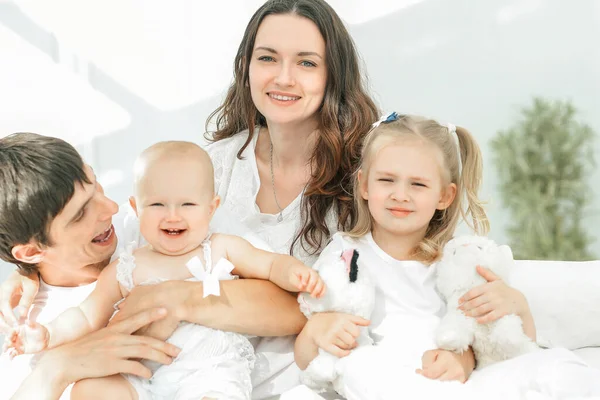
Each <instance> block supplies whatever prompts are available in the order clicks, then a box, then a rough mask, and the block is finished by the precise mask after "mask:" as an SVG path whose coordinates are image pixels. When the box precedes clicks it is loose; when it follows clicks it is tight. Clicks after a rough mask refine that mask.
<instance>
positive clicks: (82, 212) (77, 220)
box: [75, 208, 85, 222]
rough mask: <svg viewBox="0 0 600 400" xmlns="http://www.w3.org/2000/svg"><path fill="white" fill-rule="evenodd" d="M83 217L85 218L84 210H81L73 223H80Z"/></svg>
mask: <svg viewBox="0 0 600 400" xmlns="http://www.w3.org/2000/svg"><path fill="white" fill-rule="evenodd" d="M84 216H85V208H84V209H83V210H81V212H80V213H79V215H77V218H75V222H79V221H81V220H82V219H83V217H84Z"/></svg>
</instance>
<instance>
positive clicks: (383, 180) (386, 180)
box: [377, 178, 394, 182]
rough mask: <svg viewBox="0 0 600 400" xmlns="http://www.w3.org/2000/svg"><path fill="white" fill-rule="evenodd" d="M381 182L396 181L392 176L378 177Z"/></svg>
mask: <svg viewBox="0 0 600 400" xmlns="http://www.w3.org/2000/svg"><path fill="white" fill-rule="evenodd" d="M377 180H378V181H379V182H394V180H393V179H392V178H379V179H377Z"/></svg>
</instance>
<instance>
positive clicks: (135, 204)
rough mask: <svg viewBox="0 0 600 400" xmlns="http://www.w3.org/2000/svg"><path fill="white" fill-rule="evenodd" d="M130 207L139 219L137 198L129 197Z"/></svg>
mask: <svg viewBox="0 0 600 400" xmlns="http://www.w3.org/2000/svg"><path fill="white" fill-rule="evenodd" d="M129 205H130V206H131V208H133V211H134V212H135V215H136V216H137V217H139V215H138V210H137V203H136V202H135V197H133V196H129Z"/></svg>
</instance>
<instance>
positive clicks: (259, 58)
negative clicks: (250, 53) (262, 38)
mask: <svg viewBox="0 0 600 400" xmlns="http://www.w3.org/2000/svg"><path fill="white" fill-rule="evenodd" d="M258 61H266V62H272V61H275V59H274V58H273V57H271V56H260V57H258Z"/></svg>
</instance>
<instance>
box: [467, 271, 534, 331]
mask: <svg viewBox="0 0 600 400" xmlns="http://www.w3.org/2000/svg"><path fill="white" fill-rule="evenodd" d="M477 273H478V274H479V275H481V276H482V277H484V278H485V279H486V280H487V283H484V284H482V285H479V286H477V287H475V288H473V289H471V290H469V291H468V292H467V293H466V294H464V295H463V296H462V297H461V298H460V299H459V301H458V305H459V307H458V308H459V309H460V310H462V311H463V312H464V313H465V315H467V316H469V317H473V318H476V319H477V322H479V323H480V324H487V323H490V322H493V321H496V320H497V319H499V318H501V317H503V316H505V315H508V314H515V315H517V316H519V317H521V318H524V317H526V316H530V315H531V311H530V310H529V304H528V303H527V299H526V298H525V296H524V295H523V293H521V292H519V291H518V290H517V289H513V288H511V287H510V286H508V285H507V284H506V283H504V281H503V280H502V279H500V277H498V276H497V275H495V274H494V273H493V272H492V271H490V270H489V269H487V268H483V267H481V266H477Z"/></svg>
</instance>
